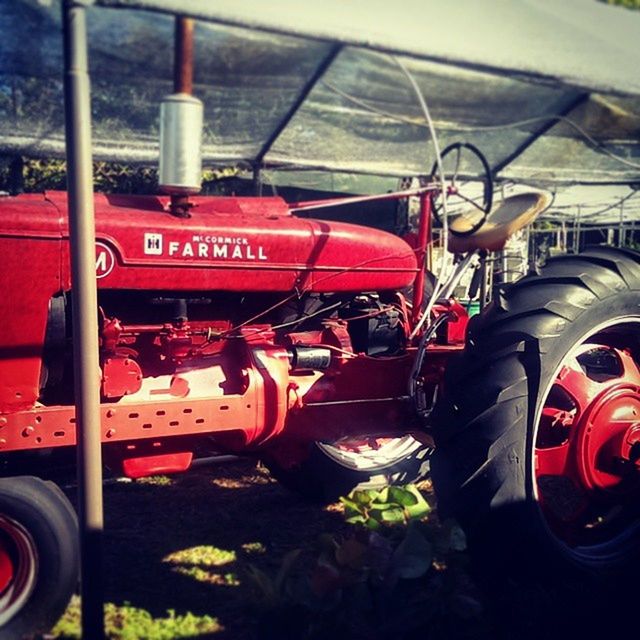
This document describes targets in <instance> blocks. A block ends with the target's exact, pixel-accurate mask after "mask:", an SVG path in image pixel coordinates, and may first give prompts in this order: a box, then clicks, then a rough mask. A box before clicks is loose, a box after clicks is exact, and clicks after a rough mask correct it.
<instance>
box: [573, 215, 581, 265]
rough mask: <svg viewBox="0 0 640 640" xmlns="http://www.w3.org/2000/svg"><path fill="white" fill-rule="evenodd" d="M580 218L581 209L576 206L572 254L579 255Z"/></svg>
mask: <svg viewBox="0 0 640 640" xmlns="http://www.w3.org/2000/svg"><path fill="white" fill-rule="evenodd" d="M581 216H582V207H581V206H580V205H578V216H577V218H576V225H575V228H574V235H575V237H574V239H573V243H574V246H573V253H580V223H581V220H580V218H581Z"/></svg>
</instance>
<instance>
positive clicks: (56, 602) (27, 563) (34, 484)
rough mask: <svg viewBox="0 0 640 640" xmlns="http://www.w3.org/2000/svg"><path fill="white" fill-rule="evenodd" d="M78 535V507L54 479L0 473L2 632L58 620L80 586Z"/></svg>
mask: <svg viewBox="0 0 640 640" xmlns="http://www.w3.org/2000/svg"><path fill="white" fill-rule="evenodd" d="M77 541H78V524H77V519H76V515H75V512H74V510H73V508H72V506H71V504H70V503H69V500H68V499H67V498H66V496H65V495H64V494H63V493H62V491H61V490H60V489H59V488H58V487H57V486H56V485H55V484H53V483H51V482H43V481H42V480H40V479H39V478H35V477H32V476H22V477H15V478H2V479H0V637H2V638H3V639H5V640H19V639H21V638H23V637H25V636H27V635H31V634H35V633H42V632H46V631H49V629H50V628H51V627H52V626H53V625H54V624H55V622H56V621H57V620H58V618H59V617H60V615H61V614H62V613H63V611H64V610H65V608H66V606H67V604H68V602H69V599H70V598H71V595H72V594H73V592H74V590H75V589H76V586H77V582H78V571H79V561H78V550H77Z"/></svg>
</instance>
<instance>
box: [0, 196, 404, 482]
mask: <svg viewBox="0 0 640 640" xmlns="http://www.w3.org/2000/svg"><path fill="white" fill-rule="evenodd" d="M192 204H193V206H192V208H191V210H190V213H191V215H190V217H188V218H179V217H176V216H173V215H171V213H170V212H169V199H168V198H164V197H154V196H148V197H147V196H116V195H96V197H95V217H96V240H97V242H96V277H97V283H98V292H99V299H100V297H101V296H104V295H108V294H109V292H123V291H126V292H129V294H131V293H132V292H133V294H134V295H135V292H137V291H138V292H141V293H142V292H145V295H149V292H153V291H158V292H162V294H163V295H167V292H168V293H169V295H173V296H176V297H179V296H180V295H181V292H193V291H198V292H234V293H235V294H240V293H243V294H245V293H246V296H245V297H247V298H250V297H251V296H252V295H256V296H257V295H271V296H272V297H273V299H274V300H276V301H282V300H286V299H288V298H291V299H294V298H296V299H299V298H301V297H304V296H306V295H309V294H327V295H329V294H331V295H334V296H335V295H342V294H345V295H348V294H353V295H356V294H359V293H362V292H372V291H376V292H384V291H395V290H400V289H403V288H406V287H408V286H410V285H411V283H412V282H413V280H414V278H415V275H416V272H417V263H416V257H415V253H414V251H413V250H412V249H411V248H410V247H409V246H408V245H407V244H406V243H405V242H404V241H403V240H402V239H400V238H398V237H396V236H393V235H391V234H388V233H385V232H383V231H379V230H376V229H372V228H366V227H359V226H355V225H351V224H346V223H339V222H328V221H321V220H312V219H305V218H299V217H296V216H293V215H291V213H290V211H289V209H288V206H287V204H286V203H285V201H284V200H282V199H280V198H217V197H196V198H193V199H192ZM67 215H68V214H67V198H66V194H65V193H61V192H53V193H52V192H49V193H46V194H44V195H22V196H17V197H4V198H2V199H1V200H0V248H1V250H2V256H3V258H4V268H3V269H2V271H0V286H1V287H2V292H3V294H4V295H3V297H2V302H1V303H0V304H1V305H2V312H1V313H0V452H1V451H17V450H22V449H33V448H47V447H52V446H56V445H72V444H74V443H75V418H74V406H73V402H72V401H69V402H66V403H63V404H60V403H59V404H57V405H55V406H52V405H51V404H47V403H46V402H42V397H41V392H42V389H43V387H44V385H45V384H46V382H47V376H48V375H50V371H48V370H47V367H45V366H44V365H43V358H44V357H45V355H46V354H44V353H43V352H44V350H45V344H46V343H47V341H48V340H49V336H48V332H50V331H51V327H50V326H49V325H50V324H51V313H52V311H51V308H50V307H51V306H52V305H54V304H55V303H56V301H58V302H59V301H60V300H61V299H64V300H65V304H67V302H66V300H67V297H66V293H68V292H69V291H70V290H71V276H70V266H69V242H68V228H67ZM184 295H185V296H187V295H189V294H188V293H185V294H184ZM278 304H280V302H278ZM211 309H213V311H211V312H210V313H211V317H199V318H198V320H197V321H195V322H181V321H178V322H177V323H176V322H173V323H167V322H166V318H165V319H162V317H161V314H160V313H158V318H159V319H158V320H157V321H156V322H155V323H153V322H152V323H150V322H149V321H148V320H147V321H146V323H144V322H143V323H139V324H138V325H135V324H129V325H125V323H121V322H120V320H119V319H118V318H117V317H115V316H114V317H111V316H110V314H109V310H108V309H105V311H104V314H103V317H102V326H101V345H102V346H101V366H102V371H101V372H100V374H101V377H102V388H103V398H104V403H103V405H102V416H103V428H104V429H103V430H104V433H103V441H105V442H109V441H111V442H122V443H129V444H127V445H126V446H127V447H128V448H129V449H130V450H131V453H130V457H131V458H132V459H135V456H136V455H137V454H136V453H135V451H134V450H136V449H137V448H138V447H137V445H135V444H131V443H134V442H135V441H136V440H138V439H140V440H146V441H147V442H148V443H149V446H151V447H153V446H155V447H158V448H160V449H162V439H163V438H166V437H170V436H174V435H176V436H180V435H194V434H196V435H197V434H204V433H213V432H219V431H223V432H224V431H229V432H232V431H234V432H238V433H240V434H242V438H241V441H242V445H243V446H244V445H246V444H248V443H252V442H259V441H261V440H264V439H265V438H268V437H271V436H272V435H273V434H277V433H280V432H281V431H282V430H283V428H284V425H285V422H286V421H287V417H288V414H289V413H290V412H291V411H292V410H294V412H295V410H297V409H299V408H300V407H302V406H304V404H305V395H307V397H308V399H310V400H312V401H313V402H312V403H311V404H314V405H316V406H318V405H319V404H322V402H324V401H327V400H329V401H330V400H332V399H336V398H337V399H338V400H340V399H343V398H356V399H357V398H359V397H360V398H365V399H366V398H369V397H371V398H373V397H375V398H376V399H379V398H380V397H388V398H391V397H394V396H400V395H404V394H405V390H406V377H407V375H408V371H409V369H410V363H411V358H410V357H408V356H406V355H405V356H404V357H398V358H394V359H393V362H391V364H389V365H385V366H382V368H381V362H382V361H376V360H375V359H374V358H369V357H368V356H366V354H353V356H351V357H345V354H347V355H348V354H349V352H350V351H352V347H351V344H350V339H349V336H348V332H347V330H346V328H345V325H346V322H341V321H338V322H335V323H333V325H331V323H329V325H331V326H329V325H327V324H326V323H325V325H323V327H324V328H323V329H322V330H321V331H316V332H309V333H303V334H296V336H297V337H290V338H286V340H285V341H284V342H286V343H287V344H288V345H289V346H291V345H293V344H302V345H310V346H314V345H316V346H317V345H324V346H325V347H326V348H328V349H334V351H335V355H336V358H335V363H334V364H333V365H332V367H331V370H330V371H326V372H323V373H322V374H321V373H318V372H315V373H314V372H309V371H307V372H303V374H302V376H301V377H300V376H299V375H298V374H299V372H298V373H296V372H295V371H292V368H291V362H290V359H291V353H290V352H288V351H287V346H286V344H283V339H282V336H280V338H279V339H275V341H274V335H275V334H274V332H273V331H271V330H270V326H269V325H268V324H267V325H264V326H263V325H261V324H259V323H260V322H261V320H260V319H258V320H257V321H255V322H253V323H250V322H245V323H241V324H240V326H239V327H235V326H234V325H233V323H232V322H231V321H230V320H229V319H228V318H230V317H231V316H232V311H233V310H231V309H225V308H218V307H215V305H211ZM64 313H66V311H60V312H59V314H58V315H60V314H63V315H64ZM67 330H68V327H67ZM220 331H222V334H223V335H224V339H219V340H217V341H215V340H213V339H211V336H212V335H215V334H216V333H217V332H220ZM231 333H233V335H231ZM292 335H293V334H292ZM227 337H229V338H232V339H227ZM149 353H151V354H152V357H150V356H149ZM149 363H151V364H149ZM368 370H370V371H372V372H373V371H376V372H379V374H378V373H377V374H376V380H371V381H368V382H366V383H364V384H362V382H363V376H364V375H365V374H366V372H367V371H368ZM340 380H342V384H340V382H339V381H340ZM336 381H338V382H336ZM356 387H357V388H356ZM391 404H392V405H393V402H392V403H391ZM375 411H376V412H377V413H378V415H379V416H383V414H384V412H382V413H380V410H379V409H376V410H375ZM390 411H391V413H392V414H394V415H396V414H397V407H395V405H394V406H390ZM354 420H355V421H356V422H357V417H355V418H354ZM367 420H369V418H367ZM302 422H305V421H304V420H303V421H302ZM150 453H153V452H152V451H151V452H150V451H146V453H145V455H146V456H148V455H150ZM123 457H126V456H123ZM140 459H141V458H140ZM134 466H135V465H134ZM143 466H144V465H143ZM147 467H148V466H147ZM147 467H145V469H147V470H148V468H147ZM159 467H162V464H160V465H159ZM156 470H157V469H156ZM130 471H131V470H130ZM131 473H132V474H135V473H137V472H136V471H135V470H133V471H131Z"/></svg>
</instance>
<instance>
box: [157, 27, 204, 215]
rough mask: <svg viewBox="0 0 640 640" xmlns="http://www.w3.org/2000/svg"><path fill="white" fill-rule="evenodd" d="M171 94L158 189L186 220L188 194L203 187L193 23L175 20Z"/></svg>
mask: <svg viewBox="0 0 640 640" xmlns="http://www.w3.org/2000/svg"><path fill="white" fill-rule="evenodd" d="M174 91H175V93H173V94H171V95H169V96H166V97H165V98H164V99H163V101H162V103H161V105H160V167H159V179H158V182H159V187H160V191H161V192H162V193H167V194H169V195H170V196H171V213H172V214H173V215H175V216H178V217H181V218H185V217H189V208H190V206H191V204H190V203H189V195H191V194H194V193H198V192H199V191H200V189H201V184H202V151H201V146H202V120H203V105H202V102H201V101H200V100H198V99H197V98H195V97H194V96H193V95H192V93H193V20H191V19H189V18H184V17H182V16H177V17H176V35H175V58H174Z"/></svg>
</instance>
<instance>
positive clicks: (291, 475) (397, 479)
mask: <svg viewBox="0 0 640 640" xmlns="http://www.w3.org/2000/svg"><path fill="white" fill-rule="evenodd" d="M431 452H432V446H431V443H430V442H424V441H422V439H417V438H415V437H414V436H412V435H410V434H407V435H404V436H394V437H384V438H382V437H374V436H362V437H353V436H350V437H348V438H342V439H340V440H336V441H332V442H313V443H311V444H310V445H309V447H308V449H307V450H306V455H304V457H303V458H302V459H300V460H299V461H298V462H296V463H295V464H287V462H286V460H285V458H284V456H281V455H279V453H280V452H278V450H277V449H276V448H275V446H274V448H273V449H272V450H271V452H268V453H267V454H266V455H265V456H264V458H263V460H264V462H265V464H266V466H267V467H268V468H269V470H270V471H271V472H272V474H273V475H274V477H275V478H276V479H277V480H278V481H279V482H281V483H282V484H283V485H284V486H286V487H287V488H288V489H291V490H293V491H295V492H296V493H299V494H301V495H303V496H304V497H306V498H308V499H311V500H314V501H316V502H325V503H326V502H332V501H335V500H337V499H338V498H339V497H340V496H345V495H347V494H348V493H349V492H350V491H352V490H353V489H376V488H382V487H384V486H386V485H391V484H408V483H411V482H416V481H418V480H420V479H422V478H424V477H426V476H427V474H428V471H429V457H430V454H431Z"/></svg>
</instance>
